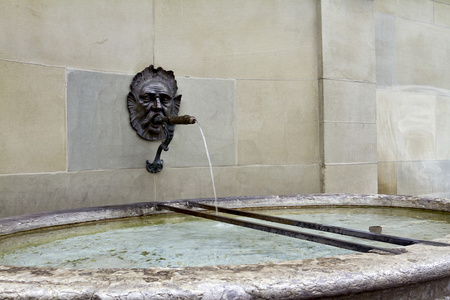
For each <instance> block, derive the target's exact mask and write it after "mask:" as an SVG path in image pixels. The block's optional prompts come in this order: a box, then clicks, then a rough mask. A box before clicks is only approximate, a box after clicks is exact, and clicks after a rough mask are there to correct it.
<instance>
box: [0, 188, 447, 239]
mask: <svg viewBox="0 0 450 300" xmlns="http://www.w3.org/2000/svg"><path fill="white" fill-rule="evenodd" d="M188 201H190V202H193V201H196V202H204V203H209V204H213V202H214V199H212V198H203V199H183V200H172V201H164V202H139V203H131V204H120V205H108V206H97V207H84V208H74V209H66V210H58V211H51V212H42V213H34V214H27V215H20V216H13V217H5V218H0V236H4V235H8V234H14V233H18V232H24V231H28V230H33V229H41V228H46V227H54V226H60V225H72V224H79V223H86V222H95V221H100V220H113V219H120V218H128V217H140V216H147V215H152V214H161V213H171V212H161V211H158V210H157V206H158V204H162V203H166V204H172V205H173V204H175V205H176V204H183V203H186V202H188ZM217 202H218V204H219V205H220V206H224V207H230V208H268V207H270V208H275V209H276V208H280V207H293V208H294V207H309V206H363V207H364V206H373V207H398V208H414V209H423V210H434V211H443V212H450V199H446V198H422V197H416V196H395V195H382V194H299V195H286V196H244V197H225V198H219V199H218V200H217Z"/></svg>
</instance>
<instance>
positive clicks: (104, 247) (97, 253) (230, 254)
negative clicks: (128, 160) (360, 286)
mask: <svg viewBox="0 0 450 300" xmlns="http://www.w3.org/2000/svg"><path fill="white" fill-rule="evenodd" d="M259 212H260V213H264V214H270V215H277V216H282V217H287V218H291V219H298V220H302V221H308V222H315V223H322V224H327V225H335V226H342V227H348V228H354V229H358V230H365V231H368V228H369V226H382V228H383V232H382V233H384V234H389V235H397V236H403V237H409V238H415V239H426V240H431V239H435V238H438V237H442V236H445V235H447V234H450V214H445V213H437V212H429V211H419V210H411V209H392V208H350V207H345V208H302V209H286V210H261V211H259ZM276 226H280V227H281V225H278V224H277V225H276ZM290 228H292V227H290ZM294 229H295V230H298V231H302V232H310V233H314V234H323V233H320V232H319V231H312V230H306V229H303V228H294ZM325 235H327V236H333V237H335V238H339V239H348V240H352V241H357V242H360V243H365V244H371V245H377V246H381V247H397V246H395V245H388V244H382V243H375V242H372V241H367V240H361V239H353V238H346V237H344V236H339V235H330V234H325ZM351 252H352V251H349V250H344V249H340V248H335V247H331V246H325V245H321V244H316V243H313V242H308V241H303V240H299V239H294V238H289V237H284V236H279V235H276V234H271V233H265V232H259V231H256V230H253V229H247V228H241V227H237V226H234V225H229V224H223V223H217V222H214V221H208V220H203V219H199V218H195V217H190V216H180V215H178V214H171V215H157V216H149V217H143V218H130V219H125V220H121V221H109V222H100V223H92V224H88V225H82V226H80V225H78V226H65V227H62V228H56V229H52V230H49V229H45V230H37V231H33V232H31V233H23V234H19V235H14V236H11V237H5V238H1V239H0V264H3V265H17V266H51V267H64V268H148V267H182V266H205V265H217V264H222V265H223V264H254V263H262V262H276V261H283V260H296V259H305V258H315V257H321V256H330V255H336V254H345V253H351Z"/></svg>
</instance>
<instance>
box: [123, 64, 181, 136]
mask: <svg viewBox="0 0 450 300" xmlns="http://www.w3.org/2000/svg"><path fill="white" fill-rule="evenodd" d="M130 89H131V91H130V92H129V93H128V96H127V105H128V111H129V113H130V123H131V126H132V127H133V128H134V129H135V130H136V133H137V134H138V135H139V136H140V137H141V138H143V139H146V140H149V141H154V140H161V139H164V138H165V137H166V133H165V131H164V130H163V125H161V124H160V122H159V124H156V123H158V122H155V119H161V118H163V117H174V116H178V111H179V109H180V102H181V95H178V96H176V93H177V90H178V87H177V81H176V80H175V76H174V75H173V72H172V71H165V70H164V69H162V68H161V67H159V68H157V69H155V68H154V67H153V65H151V66H149V67H148V68H145V69H144V70H143V71H142V72H140V73H138V74H136V76H134V78H133V81H132V82H131V85H130Z"/></svg>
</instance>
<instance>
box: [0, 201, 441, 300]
mask: <svg viewBox="0 0 450 300" xmlns="http://www.w3.org/2000/svg"><path fill="white" fill-rule="evenodd" d="M189 201H192V200H189ZM196 201H204V202H212V201H213V200H212V199H198V200H196ZM182 202H186V200H176V201H170V203H171V204H177V203H182ZM159 203H160V202H159ZM165 203H168V202H165ZM219 203H220V205H221V206H228V207H243V206H244V204H245V207H255V208H256V207H269V206H278V207H286V206H288V207H289V206H293V207H294V206H317V205H319V206H320V205H355V206H385V207H406V208H420V209H428V210H440V211H447V212H448V211H449V207H450V200H449V199H432V198H420V197H414V196H392V195H375V194H374V195H358V194H312V195H294V196H261V197H232V198H223V199H220V200H219ZM157 204H158V202H155V203H135V204H124V205H115V206H104V207H94V208H84V209H72V210H64V211H58V212H51V213H40V214H32V215H25V216H18V217H11V218H3V219H0V234H3V235H5V234H6V235H7V234H10V233H12V232H14V231H15V232H19V231H24V230H32V229H36V228H42V225H43V224H52V225H49V226H58V225H64V224H75V223H80V220H81V219H83V221H82V222H90V221H96V220H107V219H116V218H124V217H130V216H141V215H148V214H155V213H161V212H158V211H156V209H155V206H156V205H157ZM300 204H301V205H300ZM70 222H72V223H70ZM8 226H11V228H9V229H8V228H7V227H8ZM20 228H21V229H22V230H20ZM436 241H440V242H446V243H449V242H450V235H449V236H446V237H443V238H440V239H436ZM405 248H407V250H408V251H407V253H404V254H401V255H396V256H391V255H387V256H385V255H378V254H366V253H355V254H347V255H339V256H333V257H326V258H317V259H306V260H297V261H289V262H279V263H263V264H255V265H232V266H207V267H183V268H148V269H62V268H35V267H16V266H0V298H1V297H7V296H8V295H9V296H11V295H16V294H15V293H16V291H21V296H24V298H26V297H30V298H32V297H36V296H37V295H39V297H41V298H42V299H50V298H62V299H71V298H76V297H84V296H86V297H87V296H88V295H89V296H91V297H94V296H98V297H99V298H101V299H103V298H105V299H109V298H112V297H124V298H125V297H129V298H132V296H130V295H135V296H136V298H138V297H141V298H144V299H147V298H148V299H151V298H153V297H160V298H164V299H171V298H180V299H201V298H203V299H208V297H209V298H214V297H216V296H217V297H219V298H220V297H221V296H223V297H226V296H227V295H228V296H232V295H235V296H237V297H238V298H242V299H245V298H247V299H251V298H261V299H264V298H271V297H272V298H283V297H285V298H289V297H293V296H294V295H295V297H296V298H297V299H309V298H311V297H333V296H339V295H347V294H351V293H361V292H366V293H367V292H369V291H375V290H383V289H398V288H401V287H404V286H408V285H412V284H416V285H417V284H428V283H430V282H442V281H445V282H446V284H448V283H449V282H450V251H449V249H448V248H447V247H435V246H428V245H412V246H408V247H405Z"/></svg>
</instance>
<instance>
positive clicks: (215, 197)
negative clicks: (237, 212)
mask: <svg viewBox="0 0 450 300" xmlns="http://www.w3.org/2000/svg"><path fill="white" fill-rule="evenodd" d="M196 123H197V124H198V128H199V129H200V133H201V134H202V137H203V143H204V144H205V151H206V156H207V157H208V162H209V170H210V172H211V182H212V186H213V191H214V206H215V207H216V215H218V214H219V212H218V210H217V194H216V185H215V183H214V173H213V168H212V164H211V157H210V156H209V151H208V145H207V144H206V138H205V134H204V133H203V130H202V126H201V125H200V123H199V122H198V121H197V122H196Z"/></svg>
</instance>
